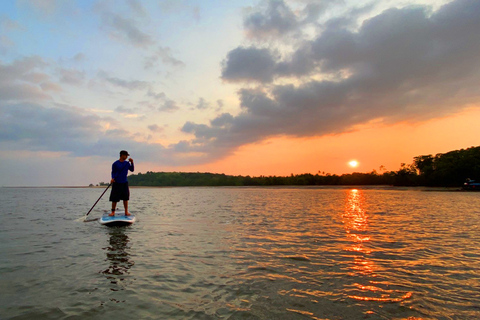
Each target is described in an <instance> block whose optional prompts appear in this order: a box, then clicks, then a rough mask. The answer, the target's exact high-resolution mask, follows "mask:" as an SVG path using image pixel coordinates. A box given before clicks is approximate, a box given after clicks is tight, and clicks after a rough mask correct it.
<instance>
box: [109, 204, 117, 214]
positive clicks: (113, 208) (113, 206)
mask: <svg viewBox="0 0 480 320" xmlns="http://www.w3.org/2000/svg"><path fill="white" fill-rule="evenodd" d="M116 208H117V203H116V202H112V212H111V213H110V214H109V215H108V216H109V217H113V216H115V209H116Z"/></svg>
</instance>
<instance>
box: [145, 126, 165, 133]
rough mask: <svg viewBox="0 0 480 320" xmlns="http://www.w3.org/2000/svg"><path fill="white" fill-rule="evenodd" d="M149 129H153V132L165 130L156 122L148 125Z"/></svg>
mask: <svg viewBox="0 0 480 320" xmlns="http://www.w3.org/2000/svg"><path fill="white" fill-rule="evenodd" d="M148 130H150V131H152V132H163V131H164V128H162V127H159V126H158V125H156V124H152V125H149V126H148Z"/></svg>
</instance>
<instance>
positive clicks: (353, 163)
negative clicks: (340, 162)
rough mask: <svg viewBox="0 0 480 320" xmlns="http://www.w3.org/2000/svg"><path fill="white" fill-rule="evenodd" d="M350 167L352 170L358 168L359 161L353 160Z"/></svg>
mask: <svg viewBox="0 0 480 320" xmlns="http://www.w3.org/2000/svg"><path fill="white" fill-rule="evenodd" d="M348 165H349V166H350V167H352V168H356V167H357V166H358V161H357V160H352V161H350V162H349V163H348Z"/></svg>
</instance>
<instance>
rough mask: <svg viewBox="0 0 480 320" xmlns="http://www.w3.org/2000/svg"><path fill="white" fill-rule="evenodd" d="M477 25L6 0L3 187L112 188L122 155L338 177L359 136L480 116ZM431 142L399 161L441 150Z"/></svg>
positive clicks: (276, 3) (262, 4) (452, 8)
mask: <svg viewBox="0 0 480 320" xmlns="http://www.w3.org/2000/svg"><path fill="white" fill-rule="evenodd" d="M479 17H480V5H479V4H478V2H477V1H473V0H455V1H448V0H445V1H431V0H424V1H422V0H418V1H417V0H415V1H413V0H412V1H388V0H384V1H375V0H372V1H362V2H358V1H341V2H339V1H330V0H291V1H287V0H261V1H253V0H252V1H193V0H192V1H187V0H185V1H140V0H118V1H117V0H116V1H113V0H111V1H101V0H95V1H94V0H92V1H61V0H44V1H33V0H30V1H28V0H17V1H13V0H12V1H9V0H6V1H2V2H0V115H1V123H0V125H1V129H0V148H1V150H2V162H3V163H4V165H3V166H2V169H0V186H2V185H5V186H8V185H85V184H89V183H98V182H99V181H106V180H108V176H109V170H110V164H111V162H112V161H113V160H115V159H116V158H117V157H118V151H119V150H121V149H127V150H129V152H130V153H131V154H132V157H133V158H134V159H135V160H136V161H137V163H138V165H137V168H138V169H137V171H141V172H145V171H161V170H165V171H169V170H176V171H182V170H186V171H214V172H225V173H230V174H257V173H260V172H262V173H264V174H283V173H285V172H290V171H291V172H295V173H301V172H312V173H316V169H313V167H312V166H311V164H310V163H312V162H313V161H314V160H315V159H317V160H318V159H321V161H320V160H318V161H320V163H321V165H322V167H323V168H327V171H328V170H331V171H334V172H335V173H341V172H338V170H341V169H339V168H338V167H336V166H335V163H336V162H338V161H339V160H338V159H340V158H341V156H340V154H342V157H343V154H345V153H346V150H349V148H350V150H351V145H356V144H357V142H356V141H359V139H360V138H359V137H360V135H361V134H362V132H361V130H360V129H359V128H364V129H365V128H375V130H377V129H378V130H380V129H381V130H387V129H388V128H393V126H396V125H405V124H407V125H417V126H418V125H423V124H426V123H429V121H430V122H431V121H435V119H445V118H448V117H452V120H451V121H452V122H451V125H452V126H453V125H454V123H457V122H459V121H460V120H459V118H458V117H457V118H455V119H453V117H455V116H458V115H459V114H463V115H464V113H465V112H466V111H468V112H477V111H478V108H477V106H478V99H479V98H478V97H479V94H478V93H479V92H478V89H477V87H478V85H477V84H478V80H479V78H480V73H479V72H478V67H479V66H480V59H479V58H478V49H480V48H479V46H480V45H479V42H480V38H479V37H478V35H477V34H478V32H477V30H479V29H478V28H479V27H480V18H479ZM472 114H473V113H472ZM472 114H470V117H471V115H472ZM475 114H476V113H475ZM467 117H468V115H467ZM442 121H443V120H442ZM422 128H423V127H422ZM425 128H426V127H425ZM392 130H393V129H392ZM419 130H420V129H419ZM425 130H426V129H425ZM353 133H358V134H357V135H356V136H355V135H352V136H351V138H348V139H346V140H345V137H346V135H348V134H353ZM363 133H365V131H363ZM331 136H338V137H339V139H342V140H341V141H342V143H341V144H342V146H343V147H342V148H343V149H342V150H340V149H338V150H337V149H335V150H336V151H335V152H334V151H333V149H332V150H329V149H328V148H330V147H329V145H328V144H327V142H325V140H322V139H326V137H331ZM393 136H395V134H394V133H392V137H393ZM399 136H400V135H399ZM312 139H313V140H312ZM398 139H400V137H399V138H398ZM402 139H405V140H402V141H400V140H398V143H399V145H400V144H402V145H403V143H404V142H405V141H407V139H412V137H406V136H403V137H402ZM423 139H424V140H421V141H419V144H418V147H417V148H413V147H412V148H410V149H409V151H408V152H405V151H404V150H403V149H402V150H400V148H399V149H398V150H396V151H395V152H397V158H398V160H396V161H398V162H400V161H402V162H403V161H404V160H405V161H408V160H409V158H411V157H412V156H416V155H418V154H416V153H418V152H425V153H427V152H436V150H431V149H428V148H424V149H420V147H419V146H420V145H421V146H424V145H429V144H430V145H435V146H438V145H440V142H441V141H438V144H436V143H433V140H435V139H436V138H435V137H434V136H433V135H432V136H429V137H424V138H423ZM432 139H433V140H432ZM307 140H308V141H310V142H312V141H314V142H315V145H316V146H319V147H318V148H319V149H318V152H317V153H316V154H313V153H312V154H308V155H305V156H304V157H301V159H296V160H294V159H293V158H291V159H290V158H289V160H288V161H287V160H286V159H287V158H288V157H283V158H285V161H284V162H283V163H282V162H281V161H280V160H279V159H278V158H279V157H280V158H282V156H275V157H274V155H275V152H279V151H278V150H279V149H281V148H286V147H285V146H286V145H292V144H296V145H299V146H300V145H302V143H306V142H305V141H307ZM443 140H445V139H443ZM345 141H350V142H345ZM435 141H437V140H435ZM295 142H298V143H295ZM310 142H309V143H310ZM338 143H340V140H338ZM471 143H472V142H471V141H470V140H465V141H458V142H457V143H456V144H455V143H453V142H452V143H448V144H447V143H444V144H443V145H440V146H443V147H437V148H438V149H440V150H438V152H443V151H449V150H448V148H464V147H469V146H470V144H471ZM369 145H372V146H373V145H375V141H371V142H370V143H369ZM258 146H261V148H262V150H267V151H268V150H270V151H268V152H267V151H265V152H266V154H267V155H266V156H263V157H262V158H261V159H260V158H258V157H256V155H258V154H259V152H258V150H257V149H258ZM249 148H251V149H249ZM252 148H253V149H252ZM269 148H270V149H269ZM289 148H291V147H289ZM299 148H300V147H299ZM365 148H367V147H365ZM368 148H370V147H368ZM371 148H373V147H371ZM306 149H310V147H308V146H306V145H304V147H303V149H302V150H300V149H298V150H294V151H292V152H290V153H295V152H296V153H298V154H303V153H302V152H306V151H305V150H306ZM246 150H247V151H246ZM248 150H251V151H250V152H248ZM255 150H256V151H255ZM369 150H370V149H369ZM372 150H373V149H372ZM375 150H376V151H377V154H381V149H378V148H377V149H375ZM423 150H425V151H423ZM285 152H286V151H285ZM395 152H394V153H395ZM335 153H337V154H335ZM268 154H270V155H271V156H268ZM327 154H328V155H329V156H328V157H327ZM389 154H390V155H388V156H390V157H391V154H392V152H389ZM330 155H331V156H330ZM351 156H352V157H354V156H355V155H354V154H352V155H351ZM388 156H387V155H385V156H384V158H381V156H380V157H377V160H375V161H377V162H378V163H374V162H373V160H372V159H368V160H367V159H365V161H364V163H372V165H371V167H370V168H366V169H365V170H366V171H367V170H370V169H372V168H373V167H374V166H379V165H381V164H385V163H388V164H390V163H391V162H392V161H393V160H392V159H391V158H389V157H388ZM346 160H349V159H345V161H346ZM318 161H317V162H318ZM341 161H343V158H342V160H341ZM241 165H243V167H242V166H241ZM282 167H283V169H281V168H282ZM234 168H236V169H234ZM265 168H271V170H266V169H265ZM319 169H321V168H319ZM390 169H392V170H393V169H397V168H393V167H390ZM262 170H264V171H262Z"/></svg>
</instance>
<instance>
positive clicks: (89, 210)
mask: <svg viewBox="0 0 480 320" xmlns="http://www.w3.org/2000/svg"><path fill="white" fill-rule="evenodd" d="M111 185H112V184H111V183H110V184H109V185H108V187H107V189H105V191H103V193H102V195H101V196H100V198H98V200H97V201H96V202H95V203H94V204H93V206H92V207H91V208H90V210H89V211H88V213H87V214H86V215H85V217H87V216H88V215H89V214H90V212H92V210H93V208H95V206H96V205H97V203H98V201H100V199H102V197H103V195H104V194H105V192H107V190H108V188H110V186H111Z"/></svg>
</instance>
